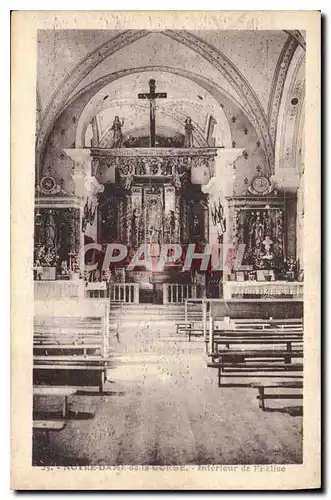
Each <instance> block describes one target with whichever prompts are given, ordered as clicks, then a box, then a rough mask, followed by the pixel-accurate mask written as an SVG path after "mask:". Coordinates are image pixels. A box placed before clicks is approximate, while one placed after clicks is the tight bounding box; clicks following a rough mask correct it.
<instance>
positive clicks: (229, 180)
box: [201, 149, 244, 296]
mask: <svg viewBox="0 0 331 500" xmlns="http://www.w3.org/2000/svg"><path fill="white" fill-rule="evenodd" d="M243 151H244V150H243V149H218V150H217V157H216V158H215V166H214V172H213V174H214V175H213V177H211V179H210V180H209V182H208V183H207V184H206V185H204V186H201V190H202V192H203V193H205V194H208V208H209V243H210V245H212V255H213V257H212V262H215V260H214V259H216V260H218V258H219V252H218V251H217V245H218V244H219V243H220V236H223V243H225V244H231V243H232V240H231V226H232V214H231V213H230V210H229V207H228V203H227V199H226V198H227V197H230V196H232V195H233V185H234V181H235V175H234V162H235V160H236V159H237V158H239V156H240V155H241V154H242V153H243ZM219 204H221V205H222V207H223V210H224V215H223V217H224V222H225V227H224V225H223V227H222V224H221V223H220V222H217V223H216V224H214V221H213V219H212V211H213V210H215V209H217V208H218V207H219ZM217 274H218V273H217ZM217 274H216V276H217ZM222 274H223V278H222V280H223V281H224V279H225V277H226V273H222ZM212 276H214V273H213V274H212ZM221 276H222V275H221ZM217 279H219V278H217ZM222 288H223V287H222V284H221V283H220V284H219V288H218V293H219V296H221V294H222Z"/></svg>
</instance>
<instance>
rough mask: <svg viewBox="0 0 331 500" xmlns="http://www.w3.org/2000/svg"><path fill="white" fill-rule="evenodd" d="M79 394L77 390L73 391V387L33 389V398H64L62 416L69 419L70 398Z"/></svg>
mask: <svg viewBox="0 0 331 500" xmlns="http://www.w3.org/2000/svg"><path fill="white" fill-rule="evenodd" d="M76 393H77V389H73V388H72V387H54V386H53V387H52V386H50V387H49V386H34V387H33V396H35V397H37V396H42V397H43V396H48V397H53V396H58V397H63V398H64V400H63V407H62V416H63V418H67V417H68V416H69V403H68V398H69V396H73V395H74V394H76Z"/></svg>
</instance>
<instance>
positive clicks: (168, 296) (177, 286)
mask: <svg viewBox="0 0 331 500" xmlns="http://www.w3.org/2000/svg"><path fill="white" fill-rule="evenodd" d="M201 296H202V287H200V286H199V285H192V284H182V283H163V304H182V303H184V302H185V300H186V299H196V298H200V297H201Z"/></svg>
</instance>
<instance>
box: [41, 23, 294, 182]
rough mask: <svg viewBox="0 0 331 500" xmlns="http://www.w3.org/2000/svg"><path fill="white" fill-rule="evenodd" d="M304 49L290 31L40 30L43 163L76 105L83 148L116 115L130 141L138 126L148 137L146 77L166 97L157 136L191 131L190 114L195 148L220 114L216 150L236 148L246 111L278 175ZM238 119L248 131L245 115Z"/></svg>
mask: <svg viewBox="0 0 331 500" xmlns="http://www.w3.org/2000/svg"><path fill="white" fill-rule="evenodd" d="M298 50H299V51H301V52H304V38H303V35H302V33H300V32H285V31H282V30H278V31H258V30H252V31H238V30H222V31H221V30H203V31H194V32H193V31H185V30H166V31H147V30H128V31H117V30H112V31H111V30H97V31H95V30H93V31H92V30H91V31H89V30H67V31H65V30H41V31H39V34H38V82H37V93H38V95H37V107H38V111H39V116H38V118H39V120H38V121H39V124H40V127H39V134H38V138H37V163H38V159H40V155H41V154H42V153H43V150H44V148H45V144H46V142H47V140H48V137H49V134H50V133H51V131H52V128H53V127H54V124H55V121H56V120H57V119H58V118H59V117H60V116H61V113H63V112H64V111H65V110H66V109H68V105H70V106H73V104H75V106H76V108H77V109H76V108H75V110H76V111H75V116H73V117H72V119H73V120H75V121H74V123H75V135H76V137H75V139H76V140H75V144H76V147H84V146H85V145H87V144H86V134H87V135H89V134H90V135H91V133H90V131H88V127H90V123H91V120H92V119H95V123H96V124H97V127H98V128H99V131H98V132H99V136H100V139H101V138H102V136H103V135H105V134H106V133H107V130H109V127H110V126H111V123H112V120H113V117H114V116H115V115H119V116H120V117H121V118H123V119H124V123H125V126H124V128H123V131H124V134H126V137H128V136H130V134H132V133H135V131H137V130H139V131H141V133H148V102H143V101H139V100H138V98H137V94H138V93H139V92H146V91H147V90H148V80H149V79H150V78H155V79H156V81H157V90H158V91H162V92H167V95H168V97H167V99H165V100H164V101H159V102H158V103H157V127H159V131H160V130H161V129H162V130H163V131H173V132H174V133H179V134H183V133H184V122H185V117H186V116H190V117H191V118H192V121H193V123H194V126H195V136H196V143H197V144H198V145H200V146H201V145H206V136H207V129H208V120H209V118H210V117H211V116H213V117H214V118H215V119H216V122H217V127H218V128H217V130H216V136H217V141H218V142H217V145H225V146H226V147H231V145H232V147H234V146H233V145H234V144H236V138H234V136H233V130H232V131H231V130H230V128H231V127H232V124H231V120H233V122H235V121H236V120H238V117H237V114H238V113H239V114H240V113H243V116H246V117H247V119H248V120H249V122H250V123H251V124H252V126H253V128H254V130H255V132H256V135H257V137H256V138H255V139H254V137H253V140H254V141H256V140H257V139H258V141H257V143H259V142H260V143H261V145H262V149H263V151H264V154H265V157H266V161H267V165H268V167H267V169H268V170H269V171H270V172H271V171H272V169H273V166H274V155H275V140H276V135H275V134H276V129H277V120H278V113H279V108H280V105H281V97H282V92H283V88H284V85H285V80H286V75H287V72H288V69H289V66H290V64H291V60H292V58H293V55H294V54H295V53H296V52H297V51H298ZM78 100H80V104H79V106H78V107H77V102H78ZM224 104H225V106H224ZM232 105H233V106H235V107H234V108H233V106H232ZM224 109H225V110H226V111H227V115H226V114H225V112H224ZM235 110H237V112H236V111H235ZM240 110H241V111H240ZM76 115H77V116H76ZM239 121H241V125H240V126H239V125H238V126H239V128H240V131H241V132H243V131H245V134H246V130H247V129H248V128H249V127H248V126H247V123H246V118H245V119H244V118H242V119H241V120H239ZM237 123H238V121H237ZM232 128H233V127H232ZM70 136H71V135H70ZM104 144H106V142H105V141H104ZM254 144H255V143H254Z"/></svg>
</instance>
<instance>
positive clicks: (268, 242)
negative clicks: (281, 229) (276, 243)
mask: <svg viewBox="0 0 331 500" xmlns="http://www.w3.org/2000/svg"><path fill="white" fill-rule="evenodd" d="M262 245H263V246H264V255H263V256H262V259H266V260H269V261H270V260H272V259H273V253H272V252H271V247H272V245H273V241H272V239H271V238H270V236H266V237H265V239H264V240H263V241H262Z"/></svg>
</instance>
